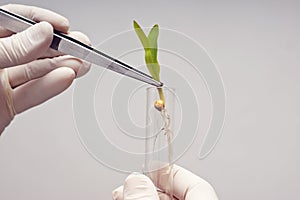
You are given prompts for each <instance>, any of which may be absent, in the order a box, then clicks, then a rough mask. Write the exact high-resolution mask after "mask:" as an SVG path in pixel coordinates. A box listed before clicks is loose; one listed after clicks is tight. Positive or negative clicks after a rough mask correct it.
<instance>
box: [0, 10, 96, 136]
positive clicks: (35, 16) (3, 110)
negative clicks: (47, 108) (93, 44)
mask: <svg viewBox="0 0 300 200" xmlns="http://www.w3.org/2000/svg"><path fill="white" fill-rule="evenodd" d="M1 8H2V9H4V10H8V11H11V12H14V13H17V14H20V15H23V16H25V17H27V18H30V19H32V20H34V21H37V22H40V23H37V24H36V25H34V26H32V27H30V28H28V29H27V30H25V31H23V32H20V33H17V34H13V33H11V32H10V31H8V30H5V29H3V28H1V27H0V135H1V132H2V131H3V130H4V129H5V127H6V126H7V125H8V124H9V123H10V122H11V120H12V119H13V118H14V116H15V115H16V114H18V113H21V112H23V111H25V110H27V109H29V108H31V107H33V106H36V105H39V104H41V103H43V102H45V101H47V100H48V99H50V98H52V97H53V96H55V95H57V94H59V93H61V92H62V91H64V90H65V89H66V88H68V87H69V86H70V84H71V83H72V81H73V79H74V78H76V77H78V76H81V75H83V74H85V73H86V72H87V71H88V70H89V68H90V64H89V63H86V62H84V61H82V60H80V59H77V58H74V57H71V56H68V55H59V54H58V52H55V51H53V50H50V49H49V46H50V44H51V42H52V38H53V28H54V29H57V30H59V31H61V32H64V33H67V34H69V35H70V36H72V37H74V38H76V39H78V40H81V41H82V42H84V43H86V44H90V41H89V39H88V38H87V37H86V36H85V35H84V34H82V33H79V32H70V33H69V32H68V29H69V22H68V20H67V19H66V18H64V17H62V16H60V15H58V14H56V13H54V12H51V11H49V10H45V9H41V8H37V7H31V6H23V5H6V6H2V7H1ZM0 26H1V25H0Z"/></svg>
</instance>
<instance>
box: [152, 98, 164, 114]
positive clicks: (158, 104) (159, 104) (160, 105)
mask: <svg viewBox="0 0 300 200" xmlns="http://www.w3.org/2000/svg"><path fill="white" fill-rule="evenodd" d="M154 107H155V108H156V109H157V110H158V111H162V110H163V109H164V108H165V102H164V101H163V100H161V99H159V100H156V101H155V102H154Z"/></svg>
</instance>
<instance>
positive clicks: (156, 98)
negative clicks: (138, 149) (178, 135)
mask: <svg viewBox="0 0 300 200" xmlns="http://www.w3.org/2000/svg"><path fill="white" fill-rule="evenodd" d="M161 93H163V100H162V98H161V97H162V95H161ZM174 105H175V90H174V89H172V88H167V87H162V88H156V87H149V88H147V105H146V109H147V110H146V123H147V124H146V149H145V166H144V172H145V174H146V175H147V176H149V177H150V178H151V179H152V180H154V184H155V185H156V186H157V187H158V188H159V189H161V190H163V191H164V192H165V193H167V194H169V196H170V197H171V199H172V198H173V175H172V168H173V163H172V159H173V158H172V155H173V147H172V139H173V133H174V130H173V129H174V124H173V122H174V116H175V113H174V112H175V108H174Z"/></svg>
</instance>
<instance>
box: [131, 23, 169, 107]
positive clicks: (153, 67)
mask: <svg viewBox="0 0 300 200" xmlns="http://www.w3.org/2000/svg"><path fill="white" fill-rule="evenodd" d="M133 27H134V30H135V32H136V34H137V36H138V38H139V39H140V41H141V43H142V45H143V47H144V50H145V62H146V66H147V68H148V71H149V73H150V75H151V76H152V78H153V79H155V80H157V81H160V76H159V74H160V65H159V63H158V60H157V38H158V33H159V28H158V25H157V24H155V25H154V26H153V27H152V29H151V30H150V32H149V34H148V36H146V34H145V32H144V31H143V30H142V28H141V27H140V25H139V24H138V23H137V22H136V21H133ZM157 90H158V94H159V98H160V99H159V100H157V101H155V103H154V106H155V108H156V109H157V110H159V111H162V110H163V109H164V108H165V97H164V93H163V90H162V88H157Z"/></svg>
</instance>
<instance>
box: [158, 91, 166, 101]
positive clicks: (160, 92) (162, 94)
mask: <svg viewBox="0 0 300 200" xmlns="http://www.w3.org/2000/svg"><path fill="white" fill-rule="evenodd" d="M157 90H158V94H159V98H160V100H162V101H163V102H164V103H165V96H164V93H163V89H162V88H157Z"/></svg>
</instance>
